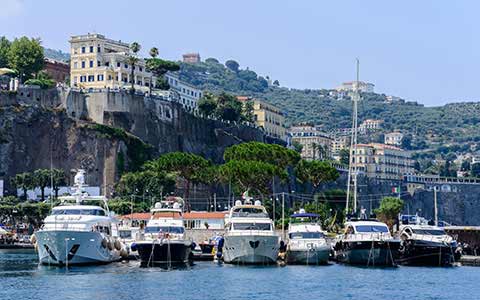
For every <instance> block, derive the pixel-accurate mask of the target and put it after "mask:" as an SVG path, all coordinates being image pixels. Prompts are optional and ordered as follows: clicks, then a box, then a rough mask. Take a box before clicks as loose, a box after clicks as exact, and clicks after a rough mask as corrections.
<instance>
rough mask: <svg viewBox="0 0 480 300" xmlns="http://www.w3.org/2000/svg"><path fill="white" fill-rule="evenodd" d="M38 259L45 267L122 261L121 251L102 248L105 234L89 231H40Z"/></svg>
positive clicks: (38, 233)
mask: <svg viewBox="0 0 480 300" xmlns="http://www.w3.org/2000/svg"><path fill="white" fill-rule="evenodd" d="M35 237H36V239H37V247H38V257H39V261H40V263H41V264H45V265H61V266H63V265H81V264H103V263H110V262H114V261H118V260H120V258H121V257H120V251H118V250H116V249H114V248H113V249H112V250H110V249H109V248H108V246H106V247H104V246H102V240H103V238H104V236H103V234H102V233H100V232H89V231H69V230H63V231H62V230H55V231H53V230H52V231H49V230H48V231H38V232H37V233H35Z"/></svg>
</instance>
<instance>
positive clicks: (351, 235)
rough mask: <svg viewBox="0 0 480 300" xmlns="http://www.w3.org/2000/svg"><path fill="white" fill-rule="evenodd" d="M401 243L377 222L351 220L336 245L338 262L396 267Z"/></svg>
mask: <svg viewBox="0 0 480 300" xmlns="http://www.w3.org/2000/svg"><path fill="white" fill-rule="evenodd" d="M399 246H400V241H399V240H397V239H394V238H393V237H392V235H391V234H390V231H389V229H388V226H387V225H386V224H385V223H382V222H379V221H377V220H373V219H371V220H366V219H365V220H350V221H348V222H346V224H345V233H344V234H342V235H339V236H337V239H336V241H335V245H334V251H335V258H336V260H337V261H338V262H342V263H346V264H352V265H363V266H394V265H395V264H396V263H395V258H396V257H397V255H398V248H399Z"/></svg>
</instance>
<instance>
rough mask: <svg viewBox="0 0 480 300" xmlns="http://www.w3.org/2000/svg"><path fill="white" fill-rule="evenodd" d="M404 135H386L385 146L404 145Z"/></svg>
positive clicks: (398, 133)
mask: <svg viewBox="0 0 480 300" xmlns="http://www.w3.org/2000/svg"><path fill="white" fill-rule="evenodd" d="M402 140H403V133H401V132H397V131H395V132H390V133H386V134H385V144H387V145H393V146H400V145H402Z"/></svg>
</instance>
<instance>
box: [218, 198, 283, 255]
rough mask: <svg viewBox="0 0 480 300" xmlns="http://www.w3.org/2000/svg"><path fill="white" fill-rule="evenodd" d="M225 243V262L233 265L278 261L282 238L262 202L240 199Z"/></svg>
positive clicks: (226, 233) (228, 220)
mask: <svg viewBox="0 0 480 300" xmlns="http://www.w3.org/2000/svg"><path fill="white" fill-rule="evenodd" d="M225 227H226V231H225V235H224V241H223V242H220V245H221V246H222V247H221V249H219V251H222V254H223V261H224V262H225V263H233V264H273V263H276V261H277V257H278V251H279V243H280V237H279V236H278V235H277V234H276V233H275V231H274V226H273V222H272V220H271V219H270V218H269V216H268V213H267V211H266V209H265V207H264V206H262V204H261V202H260V201H258V200H257V201H255V203H254V204H252V202H251V200H250V199H246V200H245V203H243V204H242V202H241V201H240V200H237V201H236V203H235V206H234V207H232V209H231V210H230V213H229V215H228V218H227V220H226V224H225Z"/></svg>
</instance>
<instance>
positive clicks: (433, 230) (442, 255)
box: [397, 215, 460, 266]
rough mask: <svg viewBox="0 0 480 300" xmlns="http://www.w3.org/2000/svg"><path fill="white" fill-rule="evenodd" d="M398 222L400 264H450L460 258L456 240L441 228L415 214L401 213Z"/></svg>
mask: <svg viewBox="0 0 480 300" xmlns="http://www.w3.org/2000/svg"><path fill="white" fill-rule="evenodd" d="M400 222H401V224H400V226H399V231H398V233H397V235H398V237H399V238H400V240H401V244H400V249H399V255H400V256H399V259H398V262H399V263H400V264H403V265H424V266H450V265H452V264H453V263H454V262H455V261H456V260H458V259H459V258H460V257H459V256H460V255H459V254H458V253H459V252H458V251H457V242H456V241H455V240H454V239H453V238H452V237H451V236H449V235H448V234H447V233H446V232H445V230H443V228H441V227H438V226H435V225H432V224H428V222H427V220H426V219H424V218H421V217H419V216H416V215H403V216H401V217H400Z"/></svg>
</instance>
